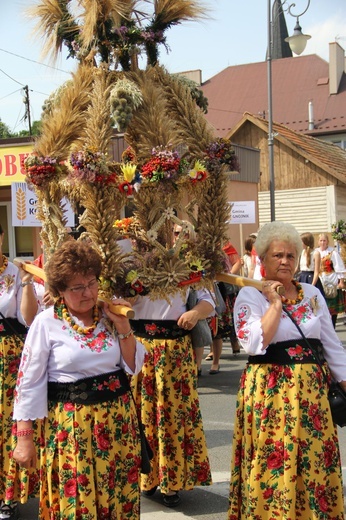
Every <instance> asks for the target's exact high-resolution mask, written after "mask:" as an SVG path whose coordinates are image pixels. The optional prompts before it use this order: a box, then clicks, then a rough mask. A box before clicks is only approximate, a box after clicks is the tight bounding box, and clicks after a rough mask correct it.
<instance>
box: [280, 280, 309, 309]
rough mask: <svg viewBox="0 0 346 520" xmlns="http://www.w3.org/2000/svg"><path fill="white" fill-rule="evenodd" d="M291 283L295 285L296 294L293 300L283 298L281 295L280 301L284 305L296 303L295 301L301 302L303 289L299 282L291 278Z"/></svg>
mask: <svg viewBox="0 0 346 520" xmlns="http://www.w3.org/2000/svg"><path fill="white" fill-rule="evenodd" d="M292 283H293V285H295V286H296V288H297V291H298V295H297V298H296V299H295V300H290V299H289V298H285V297H284V296H281V299H282V303H283V304H284V305H297V303H299V302H301V301H302V299H303V297H304V291H303V288H302V286H301V285H300V283H298V282H296V281H295V280H292Z"/></svg>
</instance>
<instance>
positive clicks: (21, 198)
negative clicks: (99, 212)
mask: <svg viewBox="0 0 346 520" xmlns="http://www.w3.org/2000/svg"><path fill="white" fill-rule="evenodd" d="M11 198H12V225H13V226H14V227H24V226H25V227H41V222H40V221H39V220H37V218H36V208H37V197H36V194H35V192H34V191H31V190H29V188H28V185H27V183H26V182H13V183H12V184H11ZM61 204H62V207H63V209H64V216H65V218H66V220H67V224H66V226H69V227H73V226H74V225H75V215H74V212H73V210H72V207H71V204H70V203H69V201H68V200H67V199H65V198H63V199H62V201H61Z"/></svg>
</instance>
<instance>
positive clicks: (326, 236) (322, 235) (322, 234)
mask: <svg viewBox="0 0 346 520" xmlns="http://www.w3.org/2000/svg"><path fill="white" fill-rule="evenodd" d="M320 238H325V239H326V240H327V245H329V237H328V235H327V233H320V234H319V235H318V240H319V239H320Z"/></svg>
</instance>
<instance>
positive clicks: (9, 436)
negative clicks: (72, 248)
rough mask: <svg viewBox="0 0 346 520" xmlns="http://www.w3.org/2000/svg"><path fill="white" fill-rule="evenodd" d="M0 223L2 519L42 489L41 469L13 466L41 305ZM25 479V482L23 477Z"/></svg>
mask: <svg viewBox="0 0 346 520" xmlns="http://www.w3.org/2000/svg"><path fill="white" fill-rule="evenodd" d="M3 240H4V231H3V229H2V227H1V225H0V421H1V422H0V441H1V442H0V519H10V518H14V517H15V515H16V502H17V501H19V502H25V501H26V500H27V499H28V498H32V497H34V496H36V495H37V493H38V482H39V472H38V470H34V471H33V470H31V471H26V470H22V471H20V472H18V470H17V468H16V467H14V468H12V470H11V471H10V467H11V453H12V449H13V442H14V441H15V435H16V432H15V431H14V430H13V423H12V420H13V419H12V409H13V394H14V389H15V386H16V380H17V372H18V367H19V360H20V356H21V353H22V349H23V342H24V339H25V336H26V334H27V331H28V329H27V327H28V326H29V325H31V323H32V321H33V319H34V317H35V315H36V314H37V312H38V310H39V307H38V302H37V297H36V294H35V292H34V288H33V281H32V276H31V275H30V274H29V273H27V272H25V271H24V270H23V269H22V268H19V269H18V267H16V266H15V265H14V264H13V263H12V262H9V261H8V258H7V257H6V256H5V255H3V253H2V244H3ZM21 479H22V482H23V485H21V483H20V480H21Z"/></svg>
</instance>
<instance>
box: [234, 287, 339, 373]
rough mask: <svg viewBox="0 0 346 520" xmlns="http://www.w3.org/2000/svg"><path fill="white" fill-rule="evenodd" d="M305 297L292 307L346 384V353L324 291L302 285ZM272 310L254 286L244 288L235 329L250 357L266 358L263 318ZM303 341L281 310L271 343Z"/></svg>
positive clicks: (297, 318) (303, 327) (331, 368)
mask: <svg viewBox="0 0 346 520" xmlns="http://www.w3.org/2000/svg"><path fill="white" fill-rule="evenodd" d="M301 285H302V288H303V291H304V297H303V300H302V301H301V302H299V303H298V304H296V305H293V306H289V307H288V310H289V312H290V313H291V314H292V315H293V317H294V319H295V321H296V322H297V323H298V325H299V326H300V328H301V329H302V331H303V333H304V334H305V336H306V337H307V338H317V339H320V340H321V342H322V344H323V350H324V356H325V359H326V361H327V362H328V365H329V367H330V370H331V372H332V375H333V376H334V378H335V379H336V380H337V381H346V350H345V349H344V348H343V345H342V343H341V341H340V340H339V338H338V336H337V334H336V332H335V330H334V328H333V325H332V321H331V317H330V314H329V310H328V307H327V305H326V302H325V299H324V298H323V296H322V294H321V292H320V291H319V290H318V289H317V288H316V287H315V286H314V285H310V284H306V283H302V284H301ZM268 308H269V302H268V300H267V299H266V298H265V297H264V296H263V294H262V293H261V292H260V291H258V290H257V289H254V288H253V287H243V288H242V289H241V290H240V292H239V294H238V296H237V299H236V302H235V306H234V321H235V329H236V332H237V336H238V338H239V341H240V343H241V345H242V347H243V348H244V350H245V351H246V352H247V353H248V354H250V355H264V354H265V352H266V351H265V349H264V350H262V347H263V335H262V325H261V318H262V316H263V315H264V313H265V312H266V311H267V309H268ZM292 339H301V335H300V333H299V331H298V330H297V328H296V327H295V325H294V323H292V321H291V320H290V318H289V317H288V316H287V315H286V314H285V312H284V311H282V315H281V320H280V323H279V326H278V329H277V331H276V334H275V336H274V338H273V340H272V341H271V343H277V342H279V341H288V340H292Z"/></svg>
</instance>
